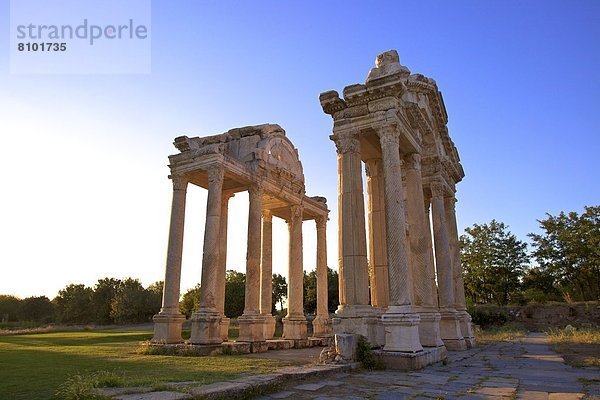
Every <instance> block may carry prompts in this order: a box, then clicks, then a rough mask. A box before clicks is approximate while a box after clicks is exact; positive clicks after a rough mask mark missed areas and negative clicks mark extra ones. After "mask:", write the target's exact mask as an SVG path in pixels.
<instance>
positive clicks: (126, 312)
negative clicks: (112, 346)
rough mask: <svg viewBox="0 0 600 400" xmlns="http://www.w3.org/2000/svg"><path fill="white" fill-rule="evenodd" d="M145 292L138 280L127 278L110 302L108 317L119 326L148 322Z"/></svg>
mask: <svg viewBox="0 0 600 400" xmlns="http://www.w3.org/2000/svg"><path fill="white" fill-rule="evenodd" d="M151 316H152V314H151V313H149V311H148V307H147V300H146V290H145V289H144V287H143V286H142V284H141V283H140V281H139V280H138V279H132V278H127V279H125V280H123V281H122V282H121V284H120V285H119V287H118V289H117V293H116V295H115V297H114V298H113V299H112V302H111V311H110V317H111V319H112V320H113V321H115V322H116V323H119V324H123V323H135V322H145V321H148V320H149V318H150V317H151Z"/></svg>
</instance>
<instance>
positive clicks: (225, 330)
mask: <svg viewBox="0 0 600 400" xmlns="http://www.w3.org/2000/svg"><path fill="white" fill-rule="evenodd" d="M230 321H231V320H230V319H229V318H227V317H225V316H221V322H220V323H219V332H221V339H223V341H224V342H226V341H228V340H229V322H230Z"/></svg>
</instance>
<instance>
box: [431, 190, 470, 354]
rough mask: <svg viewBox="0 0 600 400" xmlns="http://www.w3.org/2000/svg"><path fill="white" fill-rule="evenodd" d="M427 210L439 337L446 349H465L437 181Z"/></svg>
mask: <svg viewBox="0 0 600 400" xmlns="http://www.w3.org/2000/svg"><path fill="white" fill-rule="evenodd" d="M431 209H432V214H433V238H434V242H435V257H436V266H437V277H438V286H439V301H440V314H441V317H442V319H441V321H440V330H441V336H442V340H443V341H444V345H445V346H446V348H448V350H465V349H466V348H467V345H466V343H465V339H464V338H463V336H462V333H461V330H460V324H459V320H458V313H457V312H456V310H455V309H454V303H455V302H454V274H453V271H452V255H451V254H450V240H449V237H448V227H447V222H446V211H445V206H444V187H443V185H442V184H440V183H437V182H434V183H432V184H431Z"/></svg>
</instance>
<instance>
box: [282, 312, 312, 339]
mask: <svg viewBox="0 0 600 400" xmlns="http://www.w3.org/2000/svg"><path fill="white" fill-rule="evenodd" d="M282 322H283V338H284V339H293V340H301V339H308V332H307V325H308V322H306V318H305V317H304V316H301V317H285V318H283V320H282Z"/></svg>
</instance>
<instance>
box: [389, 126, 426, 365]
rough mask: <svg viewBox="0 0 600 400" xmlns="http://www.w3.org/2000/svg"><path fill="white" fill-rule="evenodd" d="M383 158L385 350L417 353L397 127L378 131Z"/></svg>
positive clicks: (416, 332)
mask: <svg viewBox="0 0 600 400" xmlns="http://www.w3.org/2000/svg"><path fill="white" fill-rule="evenodd" d="M378 133H379V139H380V142H381V152H382V159H383V180H384V193H385V217H386V241H387V254H388V257H387V258H388V269H389V279H390V282H389V285H390V304H389V307H388V309H387V311H386V312H385V313H384V314H383V316H382V317H381V318H382V321H383V324H384V326H385V346H384V348H383V349H384V350H385V351H400V352H408V353H415V352H419V351H422V350H423V347H422V346H421V344H420V342H419V320H420V317H419V315H418V314H417V313H416V312H415V310H414V308H413V281H412V271H411V267H410V264H409V255H408V252H409V245H408V243H407V239H406V222H405V215H404V193H403V187H402V167H401V160H400V147H399V132H398V131H397V130H396V129H395V127H393V126H390V125H388V126H384V127H382V128H380V129H379V130H378Z"/></svg>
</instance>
